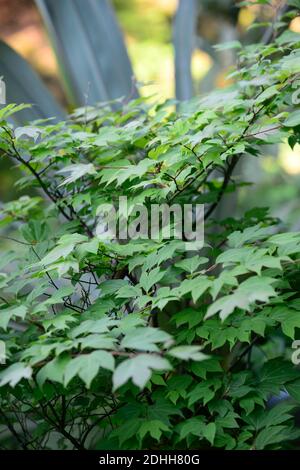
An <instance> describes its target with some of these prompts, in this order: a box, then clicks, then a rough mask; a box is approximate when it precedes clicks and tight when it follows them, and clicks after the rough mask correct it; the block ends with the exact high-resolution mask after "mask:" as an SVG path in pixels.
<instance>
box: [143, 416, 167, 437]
mask: <svg viewBox="0 0 300 470" xmlns="http://www.w3.org/2000/svg"><path fill="white" fill-rule="evenodd" d="M163 431H170V429H169V427H168V426H166V424H165V423H163V422H162V421H160V420H158V419H153V420H151V421H144V422H143V424H142V425H141V427H140V429H139V431H138V435H139V436H140V438H141V439H144V437H145V436H146V435H147V434H148V433H149V434H150V436H151V437H153V439H155V440H156V441H159V440H160V438H161V436H162V433H163Z"/></svg>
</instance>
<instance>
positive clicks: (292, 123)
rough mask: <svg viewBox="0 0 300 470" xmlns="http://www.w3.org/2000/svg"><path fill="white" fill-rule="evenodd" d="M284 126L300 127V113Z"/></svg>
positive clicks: (290, 117)
mask: <svg viewBox="0 0 300 470" xmlns="http://www.w3.org/2000/svg"><path fill="white" fill-rule="evenodd" d="M299 37H300V35H299ZM283 125H284V126H285V127H297V126H300V111H294V112H293V113H291V114H290V115H289V117H288V118H287V119H286V120H285V121H284V123H283Z"/></svg>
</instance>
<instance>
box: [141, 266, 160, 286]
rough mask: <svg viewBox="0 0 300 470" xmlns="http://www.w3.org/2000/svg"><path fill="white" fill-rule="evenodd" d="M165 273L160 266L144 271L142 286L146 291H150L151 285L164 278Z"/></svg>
mask: <svg viewBox="0 0 300 470" xmlns="http://www.w3.org/2000/svg"><path fill="white" fill-rule="evenodd" d="M164 274H165V273H164V272H163V271H161V270H160V268H159V267H157V268H154V269H152V270H151V271H149V272H148V273H147V272H146V271H144V272H143V273H142V275H141V278H140V286H141V287H142V288H143V289H144V290H145V291H146V292H149V290H150V289H151V287H152V286H153V285H154V284H156V283H157V282H159V281H160V280H161V279H162V278H163V276H164Z"/></svg>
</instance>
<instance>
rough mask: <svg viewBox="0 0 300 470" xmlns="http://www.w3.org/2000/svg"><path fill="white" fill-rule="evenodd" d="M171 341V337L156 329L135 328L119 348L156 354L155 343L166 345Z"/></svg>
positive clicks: (157, 349)
mask: <svg viewBox="0 0 300 470" xmlns="http://www.w3.org/2000/svg"><path fill="white" fill-rule="evenodd" d="M170 340H171V336H170V335H169V334H168V333H166V332H164V331H162V330H159V329H158V328H152V327H150V326H148V327H147V328H135V329H132V330H131V331H129V332H128V333H127V334H126V335H125V337H124V338H123V339H122V341H121V344H120V347H121V348H124V349H125V348H126V349H136V350H138V351H151V352H158V351H159V348H158V346H157V345H156V343H166V342H169V341H170Z"/></svg>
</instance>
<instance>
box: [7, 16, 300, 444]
mask: <svg viewBox="0 0 300 470" xmlns="http://www.w3.org/2000/svg"><path fill="white" fill-rule="evenodd" d="M297 15H298V11H297V10H296V9H295V10H294V9H290V10H289V11H288V13H285V14H284V16H283V18H281V19H280V21H279V23H278V28H279V30H278V31H277V29H276V23H275V25H274V28H275V29H274V35H273V36H274V38H273V42H271V43H269V44H268V45H263V44H256V45H251V46H247V47H246V48H244V49H243V48H240V50H239V60H238V67H237V68H236V70H234V71H233V72H232V73H231V80H232V84H231V85H230V87H229V88H227V89H223V90H219V91H215V92H213V93H211V94H209V95H208V96H205V97H202V98H197V99H194V100H193V101H190V102H187V103H184V104H182V105H181V106H180V107H179V108H178V109H177V110H176V111H175V110H174V109H175V108H174V103H173V102H170V101H167V102H166V103H163V104H157V103H156V104H153V102H151V103H150V101H149V100H147V99H144V98H139V99H137V100H135V101H130V102H124V101H123V102H119V103H118V104H119V106H117V107H115V110H114V111H112V110H111V108H110V106H109V104H103V105H101V106H98V107H95V108H92V107H86V108H82V109H78V110H76V111H75V112H74V113H73V115H71V116H70V118H69V119H68V120H67V121H66V122H61V123H58V124H51V121H46V122H40V121H39V122H34V123H32V124H31V125H29V126H25V127H22V128H20V127H19V128H13V126H12V125H11V124H10V123H9V121H8V118H9V117H10V116H12V115H13V114H14V113H16V112H18V111H19V110H20V109H22V108H23V105H22V106H20V105H13V104H9V105H7V106H6V107H4V108H2V109H1V111H0V119H1V132H0V148H1V158H11V159H13V160H14V162H15V163H16V165H18V166H19V167H20V169H21V170H22V171H23V176H22V178H21V179H20V181H19V182H18V186H19V188H20V189H22V191H23V193H24V192H26V191H27V192H28V193H29V194H32V188H35V189H38V190H39V192H36V193H35V194H36V195H34V196H22V197H20V198H19V199H18V200H16V201H13V202H10V203H8V204H6V205H4V206H3V207H2V208H1V226H2V235H1V245H2V248H1V258H0V264H1V274H0V285H1V297H0V302H1V304H0V334H1V336H0V339H1V340H2V341H4V342H5V346H6V355H7V360H6V364H2V365H1V373H0V394H1V407H0V420H1V421H0V422H1V431H4V433H2V432H1V434H0V436H3V437H1V443H0V445H1V448H4V449H6V448H18V449H57V448H58V449H70V448H74V449H207V448H214V449H218V448H225V449H228V450H229V449H234V450H239V449H287V448H299V439H300V429H299V428H298V427H297V426H296V424H295V414H296V412H297V408H298V407H299V402H300V372H299V369H298V368H297V366H295V365H294V364H293V363H292V361H291V352H292V348H291V345H292V342H293V340H294V339H297V337H298V338H299V336H297V335H298V333H299V328H300V294H299V285H298V284H299V283H298V280H299V260H300V233H296V232H293V233H291V232H283V231H282V230H281V227H282V224H281V223H280V222H279V221H278V220H277V219H275V218H273V217H271V216H270V215H269V214H268V211H267V209H266V208H253V209H252V210H249V211H248V212H247V213H246V214H245V215H244V216H243V217H241V218H239V219H237V218H233V217H231V218H226V219H225V220H222V219H220V218H218V219H216V218H215V213H216V209H217V207H218V205H219V203H220V201H221V200H222V197H223V196H224V195H225V194H226V193H228V192H231V191H236V190H237V189H238V187H239V186H240V185H242V184H244V183H242V182H240V181H237V180H236V179H235V178H234V175H233V171H234V169H235V167H236V165H237V163H238V162H239V161H243V160H245V159H248V158H259V157H260V156H261V155H262V154H263V153H264V152H265V148H266V145H268V144H274V143H278V142H282V141H288V143H289V145H290V146H291V147H292V148H293V147H294V146H295V145H298V144H299V142H300V109H299V104H298V103H299V87H300V49H299V46H300V35H299V34H296V33H294V32H292V31H290V30H288V28H286V27H285V28H284V25H285V26H288V25H289V22H290V21H291V19H292V18H294V17H295V16H297ZM233 46H234V47H237V46H238V47H239V45H237V44H236V43H235V44H233ZM43 193H44V195H45V196H46V198H42V197H41V195H42V194H43ZM119 196H127V198H128V201H129V205H130V204H132V205H133V204H135V203H137V202H139V203H143V204H145V205H146V206H150V204H152V203H169V204H170V203H178V204H181V205H182V204H184V203H190V202H191V201H192V202H194V203H205V207H206V210H205V224H206V234H205V236H206V238H205V247H204V248H203V250H201V251H199V252H195V253H192V252H190V251H189V252H185V251H184V246H185V245H184V242H183V241H181V240H178V239H168V240H159V241H158V240H151V239H149V240H128V242H127V243H124V242H123V243H117V242H111V243H106V242H104V241H103V240H101V239H99V238H97V237H96V236H95V230H96V225H97V209H98V207H99V206H100V205H101V204H103V203H114V202H115V201H117V199H118V198H119ZM282 392H284V393H286V392H287V393H288V394H289V395H288V396H289V398H288V399H287V400H284V401H281V402H279V403H278V404H276V405H275V406H271V404H270V397H272V400H273V401H274V397H276V396H278V395H280V393H282ZM275 401H276V400H275Z"/></svg>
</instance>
